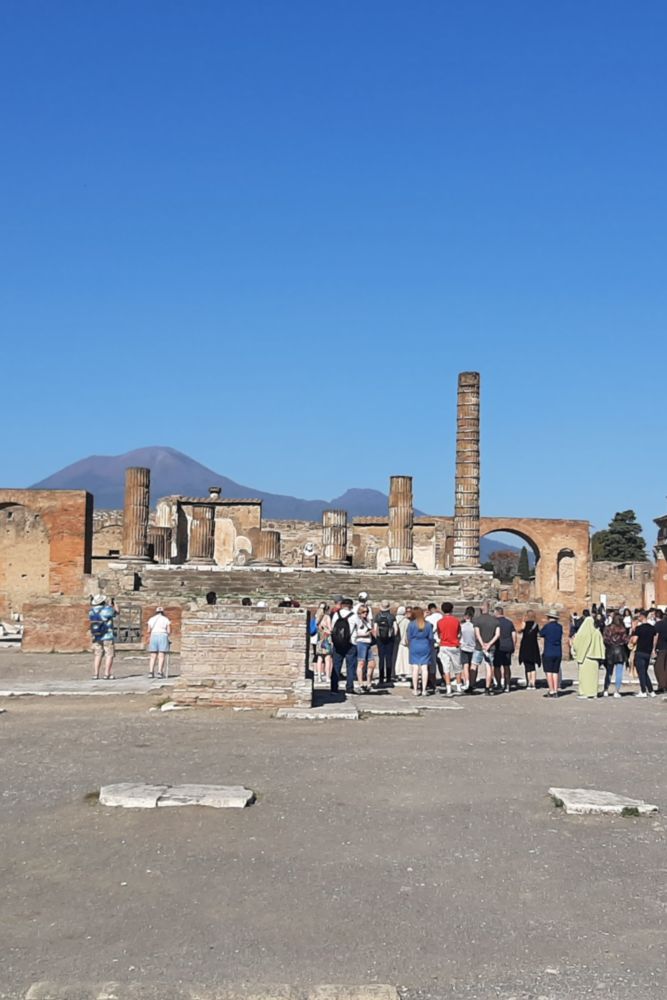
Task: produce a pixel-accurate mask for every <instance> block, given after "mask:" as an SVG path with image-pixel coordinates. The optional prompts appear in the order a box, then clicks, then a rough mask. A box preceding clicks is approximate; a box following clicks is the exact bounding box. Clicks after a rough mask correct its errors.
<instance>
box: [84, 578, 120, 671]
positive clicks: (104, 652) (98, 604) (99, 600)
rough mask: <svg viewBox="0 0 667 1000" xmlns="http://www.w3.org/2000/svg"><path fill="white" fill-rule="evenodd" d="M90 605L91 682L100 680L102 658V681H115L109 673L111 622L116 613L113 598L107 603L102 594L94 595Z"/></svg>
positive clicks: (112, 644)
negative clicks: (91, 640) (91, 642)
mask: <svg viewBox="0 0 667 1000" xmlns="http://www.w3.org/2000/svg"><path fill="white" fill-rule="evenodd" d="M91 605H92V607H91V609H90V611H89V612H88V622H89V625H90V634H91V636H92V639H93V680H95V681H98V680H99V679H100V670H101V667H102V659H103V658H104V680H105V681H112V680H114V679H115V678H114V675H113V674H112V672H111V670H112V667H113V658H114V651H115V647H114V628H113V620H114V618H115V617H116V616H117V614H118V612H117V611H116V605H115V604H114V599H113V597H112V598H111V600H110V601H108V600H107V598H106V597H105V596H104V594H96V595H95V596H94V597H93V599H92V601H91Z"/></svg>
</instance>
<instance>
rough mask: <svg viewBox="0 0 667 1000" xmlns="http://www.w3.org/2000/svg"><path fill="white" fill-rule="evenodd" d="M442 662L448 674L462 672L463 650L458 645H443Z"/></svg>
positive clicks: (441, 648)
mask: <svg viewBox="0 0 667 1000" xmlns="http://www.w3.org/2000/svg"><path fill="white" fill-rule="evenodd" d="M440 662H441V663H442V669H443V670H444V672H445V673H446V674H460V673H461V650H460V649H459V648H458V646H441V647H440Z"/></svg>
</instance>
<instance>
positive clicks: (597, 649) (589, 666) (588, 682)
mask: <svg viewBox="0 0 667 1000" xmlns="http://www.w3.org/2000/svg"><path fill="white" fill-rule="evenodd" d="M572 652H573V654H574V659H575V660H576V661H577V663H578V664H579V694H578V695H577V697H578V698H582V699H583V698H597V696H598V671H599V669H600V664H601V663H602V662H604V659H605V648H604V639H603V638H602V634H601V632H600V630H599V628H597V626H596V624H595V622H594V620H593V618H592V616H589V617H588V618H585V619H584V621H583V623H582V625H581V628H580V629H579V631H578V632H577V634H576V635H575V637H574V642H573V643H572Z"/></svg>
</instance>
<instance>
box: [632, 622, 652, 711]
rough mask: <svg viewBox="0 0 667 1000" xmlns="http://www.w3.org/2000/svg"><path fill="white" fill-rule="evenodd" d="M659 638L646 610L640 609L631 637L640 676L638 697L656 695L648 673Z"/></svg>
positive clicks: (636, 666)
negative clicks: (637, 622) (637, 621)
mask: <svg viewBox="0 0 667 1000" xmlns="http://www.w3.org/2000/svg"><path fill="white" fill-rule="evenodd" d="M657 639H658V633H657V632H656V629H655V626H654V625H651V623H650V622H649V620H648V615H647V614H646V612H645V611H640V612H639V624H638V625H637V627H636V628H635V629H634V630H633V633H632V639H631V642H632V646H633V648H634V651H635V668H636V670H637V676H638V677H639V687H640V690H639V691H638V692H637V694H636V695H635V697H637V698H648V696H649V695H650V696H651V698H654V697H655V691H654V690H653V685H652V684H651V678H650V677H649V675H648V668H649V664H650V662H651V656H652V655H653V651H654V650H655V646H656V642H657Z"/></svg>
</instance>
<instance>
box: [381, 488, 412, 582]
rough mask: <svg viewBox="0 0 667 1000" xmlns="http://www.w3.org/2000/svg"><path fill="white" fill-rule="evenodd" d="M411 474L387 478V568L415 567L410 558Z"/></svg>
mask: <svg viewBox="0 0 667 1000" xmlns="http://www.w3.org/2000/svg"><path fill="white" fill-rule="evenodd" d="M413 518H414V515H413V509H412V476H392V477H391V478H390V480H389V562H388V563H387V568H388V569H415V564H414V562H413V560H412V525H413Z"/></svg>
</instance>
